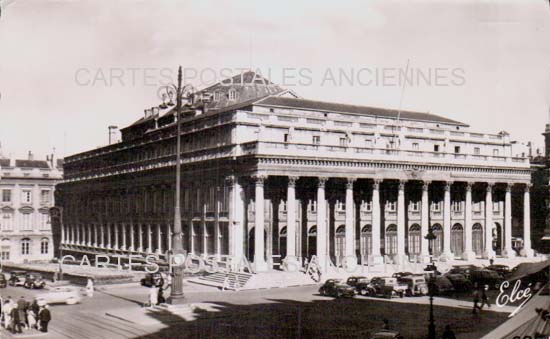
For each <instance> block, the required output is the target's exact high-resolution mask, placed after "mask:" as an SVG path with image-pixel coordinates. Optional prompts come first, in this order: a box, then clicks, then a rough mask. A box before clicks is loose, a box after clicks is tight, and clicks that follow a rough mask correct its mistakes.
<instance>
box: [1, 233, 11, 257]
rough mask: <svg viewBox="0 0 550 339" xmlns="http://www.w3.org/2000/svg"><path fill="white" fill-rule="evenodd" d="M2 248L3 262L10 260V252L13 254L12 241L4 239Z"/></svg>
mask: <svg viewBox="0 0 550 339" xmlns="http://www.w3.org/2000/svg"><path fill="white" fill-rule="evenodd" d="M1 246H2V248H1V252H0V254H1V256H0V259H2V260H10V252H11V241H10V239H8V238H5V239H2V245H1Z"/></svg>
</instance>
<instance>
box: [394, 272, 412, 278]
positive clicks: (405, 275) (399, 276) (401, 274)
mask: <svg viewBox="0 0 550 339" xmlns="http://www.w3.org/2000/svg"><path fill="white" fill-rule="evenodd" d="M410 275H413V273H412V272H396V273H394V274H392V278H397V279H399V278H403V277H408V276H410Z"/></svg>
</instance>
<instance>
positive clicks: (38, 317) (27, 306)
mask: <svg viewBox="0 0 550 339" xmlns="http://www.w3.org/2000/svg"><path fill="white" fill-rule="evenodd" d="M0 314H1V315H0V323H1V325H2V327H4V328H5V329H7V330H9V331H11V332H12V333H14V334H15V333H23V330H25V331H26V330H29V329H32V328H34V329H37V330H40V331H42V332H48V323H49V322H50V320H51V319H52V316H51V313H50V310H49V308H48V305H43V306H40V305H38V302H37V301H36V299H34V300H33V302H32V303H29V302H28V301H27V300H25V297H24V296H21V298H19V300H17V301H15V300H13V299H12V298H11V297H7V298H2V297H1V296H0Z"/></svg>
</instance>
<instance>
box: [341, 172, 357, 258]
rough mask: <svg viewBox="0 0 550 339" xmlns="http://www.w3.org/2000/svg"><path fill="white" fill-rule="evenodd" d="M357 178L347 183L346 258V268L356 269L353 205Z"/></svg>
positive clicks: (348, 180) (349, 179)
mask: <svg viewBox="0 0 550 339" xmlns="http://www.w3.org/2000/svg"><path fill="white" fill-rule="evenodd" d="M355 180H356V179H355V178H348V179H347V182H346V258H345V259H344V260H345V261H344V263H345V265H346V266H345V267H347V268H354V267H355V266H356V265H357V256H356V255H355V237H354V235H355V232H354V224H353V222H354V220H355V217H354V213H355V208H354V204H353V183H354V182H355Z"/></svg>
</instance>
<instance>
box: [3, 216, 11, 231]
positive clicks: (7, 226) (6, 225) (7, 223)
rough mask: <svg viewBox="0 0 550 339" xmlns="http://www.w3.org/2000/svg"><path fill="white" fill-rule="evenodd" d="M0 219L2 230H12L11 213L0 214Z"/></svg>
mask: <svg viewBox="0 0 550 339" xmlns="http://www.w3.org/2000/svg"><path fill="white" fill-rule="evenodd" d="M0 221H1V222H2V225H1V226H2V228H1V229H2V231H13V216H12V214H11V213H10V214H8V213H6V214H4V215H2V219H1V220H0Z"/></svg>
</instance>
